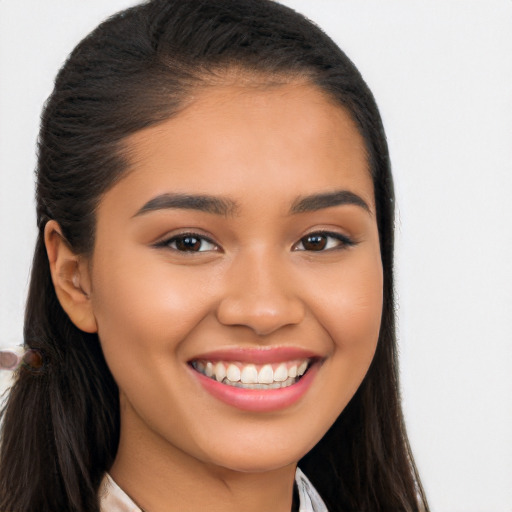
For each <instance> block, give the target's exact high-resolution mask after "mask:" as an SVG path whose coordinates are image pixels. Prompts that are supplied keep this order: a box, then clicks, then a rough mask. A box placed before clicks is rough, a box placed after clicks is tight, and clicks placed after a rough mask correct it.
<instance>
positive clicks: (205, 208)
mask: <svg viewBox="0 0 512 512" xmlns="http://www.w3.org/2000/svg"><path fill="white" fill-rule="evenodd" d="M237 208H238V205H237V203H236V202H235V201H233V200H232V199H228V198H226V197H217V196H210V195H196V194H169V193H168V194H160V195H158V196H156V197H154V198H153V199H150V200H149V201H148V202H147V203H146V204H144V206H142V208H140V209H139V210H138V211H137V213H136V214H135V215H134V217H137V216H139V215H144V214H145V213H148V212H152V211H156V210H166V209H184V210H198V211H201V212H206V213H213V214H214V215H223V216H228V215H233V214H234V213H235V212H236V210H237Z"/></svg>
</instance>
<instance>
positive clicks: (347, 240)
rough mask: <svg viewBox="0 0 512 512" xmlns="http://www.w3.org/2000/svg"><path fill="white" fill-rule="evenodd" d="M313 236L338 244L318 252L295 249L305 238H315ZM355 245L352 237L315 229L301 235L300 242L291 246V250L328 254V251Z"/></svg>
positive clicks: (355, 242)
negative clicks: (334, 241) (328, 239)
mask: <svg viewBox="0 0 512 512" xmlns="http://www.w3.org/2000/svg"><path fill="white" fill-rule="evenodd" d="M315 235H317V236H325V237H327V238H334V239H336V240H337V241H338V242H339V244H337V245H336V246H335V247H329V248H327V249H321V250H319V251H313V250H308V249H306V248H304V249H298V248H297V246H298V245H299V244H301V243H303V240H304V239H305V238H307V237H310V236H315ZM357 243H358V242H357V241H356V240H354V239H353V238H352V237H350V236H348V235H345V234H343V233H339V232H337V231H331V230H325V229H317V230H314V231H310V232H309V233H306V234H305V235H303V236H302V237H301V238H300V240H299V241H298V242H296V243H295V244H294V245H293V247H292V250H296V251H305V252H328V251H335V250H343V249H346V248H348V247H352V246H354V245H357Z"/></svg>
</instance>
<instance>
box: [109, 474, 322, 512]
mask: <svg viewBox="0 0 512 512" xmlns="http://www.w3.org/2000/svg"><path fill="white" fill-rule="evenodd" d="M295 482H296V483H297V489H298V491H299V499H300V506H299V512H328V511H327V508H326V506H325V504H324V502H323V501H322V498H320V495H319V494H318V493H317V492H316V489H315V488H314V487H313V484H312V483H311V482H310V481H309V480H308V479H307V477H306V475H305V474H304V473H303V472H302V471H301V470H300V469H299V468H297V470H296V471H295ZM99 498H100V511H101V512H142V510H141V509H140V508H139V507H138V506H137V505H135V503H134V502H133V501H132V500H131V498H130V497H129V496H128V495H127V494H126V493H125V492H124V491H123V490H122V489H121V487H119V486H118V485H117V484H116V483H115V482H114V480H113V479H112V477H111V476H110V475H109V474H108V473H107V474H105V477H104V478H103V481H102V482H101V485H100V491H99Z"/></svg>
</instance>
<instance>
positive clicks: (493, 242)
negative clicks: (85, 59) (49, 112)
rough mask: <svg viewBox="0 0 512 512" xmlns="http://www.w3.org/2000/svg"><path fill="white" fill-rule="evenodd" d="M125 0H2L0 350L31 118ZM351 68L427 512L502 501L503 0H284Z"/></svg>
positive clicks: (506, 461)
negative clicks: (379, 164) (358, 76)
mask: <svg viewBox="0 0 512 512" xmlns="http://www.w3.org/2000/svg"><path fill="white" fill-rule="evenodd" d="M133 3H134V2H130V1H128V0H44V1H41V0H0V336H1V339H0V345H2V346H8V345H15V344H18V343H21V332H22V316H23V304H24V300H25V295H26V288H27V280H28V274H29V267H30V260H31V253H32V249H33V243H34V237H35V227H34V225H35V215H34V206H33V203H34V201H33V181H34V177H33V169H34V166H35V139H36V136H37V130H38V119H39V115H40V111H41V107H42V105H43V102H44V100H45V98H46V97H47V96H48V94H49V93H50V91H51V87H52V81H53V78H54V76H55V73H56V71H57V69H58V68H59V67H60V65H61V64H62V62H63V60H64V59H65V57H66V55H67V54H68V53H69V51H70V50H71V49H72V47H73V46H74V45H75V44H76V43H77V42H78V41H79V40H80V39H81V38H82V37H83V36H85V35H86V33H88V32H89V31H90V30H91V29H92V28H94V26H95V25H96V24H97V23H98V22H99V21H100V20H102V19H103V18H105V17H106V16H107V15H109V14H111V13H113V12H115V11H116V10H118V9H120V8H123V7H126V6H128V5H130V4H133ZM286 3H287V4H288V5H290V6H292V7H294V8H296V9H297V10H299V11H301V12H303V13H305V14H306V15H308V16H309V17H310V18H311V19H313V20H315V21H316V22H317V23H318V24H320V25H321V26H322V27H323V28H324V29H325V30H326V31H327V32H328V33H329V34H330V35H331V36H332V37H333V38H334V39H335V40H336V41H337V42H338V43H339V44H340V46H341V47H342V48H343V49H344V50H345V51H346V53H347V54H348V55H349V56H350V57H351V58H352V59H353V60H354V62H355V63H356V65H357V66H358V67H359V69H360V70H361V72H362V73H363V76H364V77H365V78H366V80H367V82H368V84H369V85H370V87H371V88H372V90H373V92H374V94H375V96H376V99H377V102H378V104H379V106H380V108H381V112H382V115H383V119H384V124H385V127H386V130H387V135H388V139H389V145H390V151H391V159H392V162H393V169H394V175H395V180H396V188H397V196H398V205H399V214H398V217H397V227H398V246H397V273H398V282H397V291H398V299H399V311H398V314H399V325H400V340H399V342H400V352H401V375H402V389H403V400H404V408H405V415H406V421H407V425H408V430H409V436H410V439H411V443H412V446H413V450H414V453H415V456H416V462H417V464H418V467H419V470H420V473H421V475H422V478H423V482H424V485H425V488H426V491H427V494H428V496H429V499H430V502H431V506H432V510H433V511H440V512H444V511H446V512H452V511H453V512H459V511H460V512H501V511H503V512H510V511H512V371H511V368H512V335H511V333H512V263H511V261H512V229H511V227H510V223H511V221H512V200H511V198H512V1H510V0H486V1H470V0H464V1H462V0H428V1H427V0H423V1H415V0H388V1H383V0H373V1H370V0H364V1H362V0H317V1H313V0H309V1H306V0H302V1H300V0H293V1H292V0H289V1H287V2H286Z"/></svg>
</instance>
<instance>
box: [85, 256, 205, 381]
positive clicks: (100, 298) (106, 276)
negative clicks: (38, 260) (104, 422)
mask: <svg viewBox="0 0 512 512" xmlns="http://www.w3.org/2000/svg"><path fill="white" fill-rule="evenodd" d="M99 258H101V255H98V259H99ZM96 268H97V269H98V271H97V272H94V273H93V284H94V288H93V290H94V293H93V296H92V299H93V308H94V313H95V316H96V320H97V324H98V335H99V338H100V340H101V343H102V347H103V350H104V353H105V357H106V358H107V361H108V362H109V365H110V363H111V361H110V360H112V366H111V368H112V370H113V372H114V368H115V367H116V366H118V365H119V364H118V362H117V361H118V360H122V361H123V363H124V364H125V365H127V366H129V365H133V364H134V361H136V362H137V364H138V365H139V366H140V367H142V366H147V365H155V364H156V365H158V364H160V362H161V361H162V360H163V358H164V357H165V356H166V355H167V356H168V355H169V352H170V351H174V350H177V349H178V347H179V344H180V342H181V340H183V339H184V338H185V337H186V335H187V333H188V332H189V331H190V330H191V329H193V328H194V326H196V325H197V324H198V323H200V322H201V320H202V318H203V317H204V315H205V314H206V311H207V305H206V303H205V301H201V300H200V297H198V292H197V290H198V287H197V286H193V285H192V283H191V280H190V276H189V275H188V273H187V272H186V271H185V272H183V271H181V272H171V270H172V266H171V265H166V264H165V262H160V264H156V263H155V261H154V259H153V260H152V261H144V259H143V258H141V257H140V256H139V255H137V254H136V253H135V254H134V255H133V256H130V255H129V254H125V257H123V258H122V259H117V260H114V259H111V260H109V262H108V263H106V262H105V261H104V258H103V260H102V261H101V264H98V265H97V267H96Z"/></svg>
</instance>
